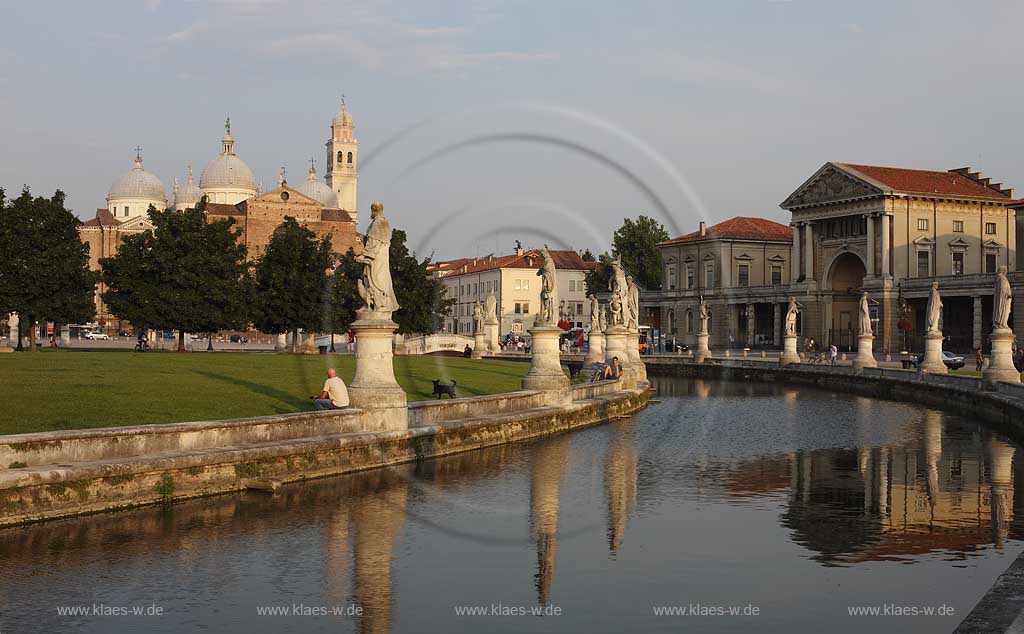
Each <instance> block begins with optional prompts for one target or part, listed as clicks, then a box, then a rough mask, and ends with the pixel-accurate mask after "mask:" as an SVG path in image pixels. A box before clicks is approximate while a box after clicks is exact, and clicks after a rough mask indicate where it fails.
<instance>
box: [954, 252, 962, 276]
mask: <svg viewBox="0 0 1024 634" xmlns="http://www.w3.org/2000/svg"><path fill="white" fill-rule="evenodd" d="M963 274H964V254H963V253H962V252H958V253H954V254H953V275H963Z"/></svg>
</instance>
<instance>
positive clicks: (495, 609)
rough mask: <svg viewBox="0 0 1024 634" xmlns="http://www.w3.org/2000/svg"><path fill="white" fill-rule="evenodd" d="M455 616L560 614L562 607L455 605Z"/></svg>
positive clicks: (494, 604) (498, 604)
mask: <svg viewBox="0 0 1024 634" xmlns="http://www.w3.org/2000/svg"><path fill="white" fill-rule="evenodd" d="M453 607H454V609H455V616H562V608H561V606H557V605H551V604H548V605H508V604H505V603H491V604H489V605H456V606H453Z"/></svg>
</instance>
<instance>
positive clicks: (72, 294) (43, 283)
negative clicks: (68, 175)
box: [0, 187, 98, 351]
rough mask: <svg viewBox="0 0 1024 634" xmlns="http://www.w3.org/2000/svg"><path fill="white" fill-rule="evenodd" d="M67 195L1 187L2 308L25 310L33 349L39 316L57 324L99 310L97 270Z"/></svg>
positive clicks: (83, 318) (82, 318)
mask: <svg viewBox="0 0 1024 634" xmlns="http://www.w3.org/2000/svg"><path fill="white" fill-rule="evenodd" d="M64 200H65V198H64V192H62V191H60V190H58V191H57V192H55V193H54V195H53V197H51V198H44V197H35V198H33V197H32V194H31V193H30V192H29V189H28V188H27V187H26V188H25V189H23V190H22V192H21V195H20V196H18V197H17V198H15V199H14V200H10V201H8V200H7V198H6V196H5V195H4V192H3V190H2V189H0V254H2V255H0V313H2V314H7V313H10V312H17V313H18V314H19V315H21V317H22V318H21V320H20V322H19V323H24V324H27V325H28V328H29V349H30V350H33V351H34V350H36V349H37V345H36V328H35V327H34V325H35V323H36V321H37V320H43V319H46V320H51V321H53V322H55V323H54V327H55V329H56V330H59V329H60V324H65V323H72V322H84V321H89V320H90V319H92V318H93V316H94V315H95V304H94V303H93V293H94V289H95V286H96V281H97V279H98V276H97V274H96V273H95V272H94V271H90V270H89V246H88V245H87V244H84V243H82V241H81V240H80V239H79V236H78V226H79V224H81V223H80V221H79V220H78V218H76V217H75V215H74V214H72V213H71V212H70V211H69V210H68V209H67V208H66V207H65V206H64ZM19 335H20V333H19ZM18 346H19V348H20V347H21V337H20V336H19V337H18Z"/></svg>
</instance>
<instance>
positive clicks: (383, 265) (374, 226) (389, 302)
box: [356, 202, 399, 319]
mask: <svg viewBox="0 0 1024 634" xmlns="http://www.w3.org/2000/svg"><path fill="white" fill-rule="evenodd" d="M370 218H371V221H370V227H369V228H368V229H367V230H366V236H365V237H364V238H363V251H362V253H360V254H359V255H357V256H356V262H359V263H361V264H363V277H362V279H360V280H358V281H357V288H358V290H359V296H360V297H362V298H363V301H364V302H366V307H365V308H364V310H367V311H370V312H373V313H377V317H379V318H382V319H390V318H391V313H393V312H394V311H396V310H398V308H399V306H398V300H397V299H396V298H395V289H394V287H393V286H392V284H391V266H390V255H389V252H390V249H391V226H390V224H388V221H387V219H386V218H385V217H384V205H382V204H381V203H379V202H376V203H373V204H372V205H371V206H370Z"/></svg>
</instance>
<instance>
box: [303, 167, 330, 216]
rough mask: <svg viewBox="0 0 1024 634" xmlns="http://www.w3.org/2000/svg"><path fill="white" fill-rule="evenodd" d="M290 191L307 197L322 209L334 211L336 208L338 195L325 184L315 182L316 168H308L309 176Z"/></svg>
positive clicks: (318, 181)
mask: <svg viewBox="0 0 1024 634" xmlns="http://www.w3.org/2000/svg"><path fill="white" fill-rule="evenodd" d="M292 189H294V190H295V191H297V192H299V193H300V194H302V195H304V196H309V197H310V198H312V199H313V200H315V201H317V202H319V203H320V204H321V205H323V206H324V207H330V208H331V209H335V208H337V206H338V195H337V194H335V193H334V190H333V189H331V188H330V187H328V186H327V184H326V183H324V182H323V181H320V180H317V177H316V168H315V167H313V166H312V165H311V166H310V167H309V176H308V177H307V178H306V180H304V181H303V182H302V183H300V184H298V185H296V186H295V187H293V188H292Z"/></svg>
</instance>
